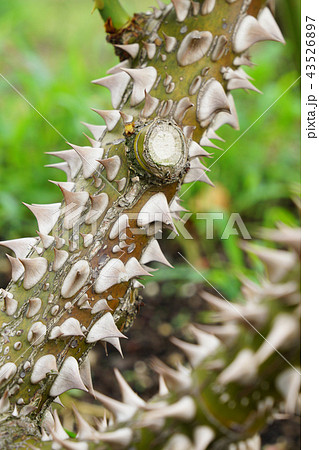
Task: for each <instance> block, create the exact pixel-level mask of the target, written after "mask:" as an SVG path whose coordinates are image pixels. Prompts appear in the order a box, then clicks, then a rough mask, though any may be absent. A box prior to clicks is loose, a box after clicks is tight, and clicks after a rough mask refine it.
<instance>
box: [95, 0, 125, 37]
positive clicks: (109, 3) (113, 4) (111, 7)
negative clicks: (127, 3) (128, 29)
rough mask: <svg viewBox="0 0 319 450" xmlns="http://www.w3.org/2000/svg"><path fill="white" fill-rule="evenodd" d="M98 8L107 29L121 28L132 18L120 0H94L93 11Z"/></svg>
mask: <svg viewBox="0 0 319 450" xmlns="http://www.w3.org/2000/svg"><path fill="white" fill-rule="evenodd" d="M96 9H97V10H98V11H99V13H100V14H101V17H102V19H103V21H104V23H105V27H106V28H107V30H106V31H108V30H110V29H113V30H119V29H121V28H122V27H123V26H124V25H125V24H126V23H127V22H129V21H130V19H131V17H130V15H129V13H128V12H127V11H126V10H125V9H124V8H123V6H122V5H121V3H120V1H119V0H94V7H93V11H95V10H96Z"/></svg>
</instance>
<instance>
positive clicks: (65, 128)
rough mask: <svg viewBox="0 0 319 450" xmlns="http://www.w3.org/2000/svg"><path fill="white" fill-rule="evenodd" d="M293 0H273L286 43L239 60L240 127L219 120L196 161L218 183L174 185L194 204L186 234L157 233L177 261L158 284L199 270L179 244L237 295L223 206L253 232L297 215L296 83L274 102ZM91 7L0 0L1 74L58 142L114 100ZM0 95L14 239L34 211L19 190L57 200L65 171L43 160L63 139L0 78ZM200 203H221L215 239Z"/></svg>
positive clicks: (39, 199) (6, 196)
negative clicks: (243, 64) (252, 88)
mask: <svg viewBox="0 0 319 450" xmlns="http://www.w3.org/2000/svg"><path fill="white" fill-rule="evenodd" d="M291 2H292V0H289V1H288V0H287V1H282V2H279V20H280V24H281V26H282V28H283V29H284V30H285V29H286V30H287V35H286V37H287V45H286V46H282V45H280V44H278V43H273V42H270V43H262V44H259V45H256V46H255V47H254V49H253V52H252V60H253V61H254V62H255V63H256V64H257V66H254V67H253V68H245V70H246V71H247V73H249V75H251V76H252V77H253V78H254V80H255V81H254V84H255V85H256V86H257V87H258V88H259V89H260V90H261V91H262V92H263V95H259V94H256V93H255V92H234V94H233V95H234V97H235V100H236V106H237V112H238V116H239V122H240V126H241V129H240V131H237V130H233V129H230V128H229V127H228V126H227V125H226V126H224V127H222V128H221V129H220V130H219V131H218V134H219V135H220V136H221V137H222V138H223V139H225V143H221V145H220V146H221V147H222V149H223V151H221V150H217V149H216V150H214V156H213V159H211V160H209V161H208V162H206V163H205V164H206V165H207V166H208V165H212V167H211V169H212V170H211V173H210V178H211V179H212V180H213V182H214V184H215V185H216V187H215V189H212V188H210V187H209V186H207V185H203V184H202V183H195V184H194V185H186V186H185V187H184V188H183V193H182V200H183V206H184V207H185V208H187V209H188V210H189V211H191V212H192V213H193V214H192V216H191V218H190V219H189V220H188V221H187V223H186V225H185V227H186V228H187V229H188V231H189V232H190V234H191V235H192V236H193V238H194V239H193V240H185V239H184V238H183V237H182V235H180V236H179V237H178V238H176V239H172V240H168V241H165V239H163V240H162V243H161V245H162V247H163V248H165V253H166V254H167V255H168V256H169V257H170V259H171V260H172V262H173V263H174V266H175V270H174V271H172V270H171V269H166V268H161V270H160V271H158V272H156V273H155V278H153V279H152V282H154V280H155V281H164V280H165V282H166V283H164V286H163V292H162V294H163V295H165V293H172V292H178V291H179V290H181V289H183V285H184V284H185V280H186V279H187V281H188V282H190V283H192V282H203V281H204V280H203V278H202V276H201V275H200V273H199V272H196V271H194V270H193V269H192V268H191V267H190V266H189V265H188V264H186V262H185V261H184V260H183V259H182V258H181V257H180V256H179V255H178V253H177V252H181V253H182V254H184V255H185V257H186V258H187V259H188V260H189V261H190V262H191V263H192V264H193V265H194V266H195V267H196V268H198V269H200V270H201V273H202V274H203V275H204V276H205V277H206V278H207V279H208V280H209V281H210V282H211V283H212V284H213V285H214V286H216V287H217V289H219V290H221V291H223V293H224V294H225V295H226V296H229V297H233V296H234V295H236V293H237V291H238V288H239V283H238V281H237V278H236V276H237V274H238V272H239V271H245V270H246V269H245V268H244V263H245V261H244V259H243V254H242V251H241V250H240V249H239V248H238V240H239V239H240V236H238V235H235V234H234V235H232V236H230V238H229V239H221V237H222V234H223V232H224V229H225V225H226V224H227V222H228V220H229V218H230V216H231V214H232V213H239V214H240V216H241V218H242V220H243V222H244V224H245V226H246V228H247V230H248V231H249V233H250V234H251V235H253V234H254V232H255V231H256V229H258V228H259V227H260V226H267V227H272V226H274V225H275V224H276V223H277V222H278V221H281V222H283V223H286V224H288V225H296V224H298V221H299V218H298V217H297V216H296V208H295V206H294V204H293V201H292V200H291V196H292V192H295V190H296V186H297V185H298V183H299V177H300V175H299V166H300V154H299V149H300V136H299V116H300V92H299V89H300V84H299V82H297V83H296V84H295V85H294V86H293V87H292V88H291V89H289V90H288V91H287V92H286V93H285V94H284V95H283V96H282V97H281V98H280V99H279V100H278V101H277V102H276V103H274V102H275V101H276V100H277V98H278V97H279V96H281V95H282V94H283V92H284V91H285V90H286V89H287V88H289V86H290V85H291V84H292V83H293V82H294V81H295V80H296V79H297V78H298V76H299V73H298V70H299V69H298V62H299V61H298V58H296V42H297V43H298V36H299V34H298V33H299V31H298V26H296V25H293V24H295V23H297V20H296V17H297V16H298V14H299V13H298V4H297V3H298V2H295V3H296V5H297V7H295V9H294V11H295V14H288V13H287V12H285V11H287V10H289V5H290V3H291ZM151 3H152V2H151V1H150V0H143V1H141V0H130V1H125V2H123V4H124V5H125V7H126V9H127V10H128V11H129V12H130V13H133V12H134V11H140V10H146V9H147V7H149V6H150V4H151ZM91 8H92V4H91V3H90V1H89V0H68V1H67V2H65V1H62V0H55V1H54V2H52V1H50V0H42V1H41V2H39V1H38V0H28V2H25V1H22V0H14V2H1V3H0V73H1V74H2V75H3V76H5V77H6V78H7V79H8V81H9V82H10V83H12V84H13V85H14V86H15V87H16V88H17V89H18V90H19V91H20V92H21V93H22V94H23V95H24V96H25V97H26V99H27V100H28V101H29V102H30V103H31V104H32V105H34V107H35V108H36V109H37V110H38V111H39V112H40V113H41V114H42V115H43V116H44V117H45V118H46V119H47V120H48V121H49V122H51V123H52V125H53V126H54V127H55V128H56V129H57V130H58V131H59V132H60V133H61V134H62V135H63V136H65V139H66V140H67V141H70V142H74V143H77V144H79V145H85V143H86V142H87V141H86V138H85V137H84V136H83V135H82V134H81V133H82V132H83V131H84V132H85V131H86V128H85V127H83V125H81V123H80V121H81V120H82V121H84V122H89V123H100V124H102V119H101V118H100V117H99V116H97V115H96V114H95V113H94V112H92V111H90V107H94V108H99V109H107V108H110V107H111V104H110V97H109V95H108V93H107V90H104V89H101V88H99V87H96V86H94V85H92V84H91V83H90V80H92V79H95V78H99V77H102V76H103V75H104V74H105V71H106V69H107V68H108V67H110V66H111V65H112V64H115V63H116V61H117V59H116V58H115V56H114V53H113V50H112V47H111V45H109V44H107V43H106V42H105V36H104V31H103V26H102V22H101V19H100V17H99V15H98V13H94V14H93V15H90V12H91ZM297 47H298V45H297ZM0 99H1V111H0V239H12V238H15V237H22V236H29V235H33V234H34V229H35V219H34V217H33V215H32V214H31V212H30V211H29V210H28V209H27V208H25V207H23V206H22V205H21V201H25V202H26V203H50V202H56V201H58V200H59V198H60V194H59V192H58V191H57V188H56V186H54V185H53V184H51V183H48V182H47V180H48V179H56V178H58V179H59V180H62V179H63V176H62V175H61V174H60V171H59V172H58V171H57V170H56V169H52V168H47V169H44V168H43V166H44V165H45V164H50V163H53V162H57V160H56V159H55V158H54V157H51V156H48V155H45V154H44V152H45V151H53V150H64V149H66V148H67V145H66V144H65V142H64V139H63V138H62V137H61V136H60V135H59V134H58V133H57V132H56V131H55V130H54V129H53V128H52V127H50V126H49V124H48V123H46V122H45V121H44V119H43V118H42V117H41V116H40V115H39V114H38V113H37V112H36V111H35V110H34V109H32V108H31V107H30V106H29V104H28V103H27V102H26V101H25V100H23V99H22V98H21V97H20V96H19V95H18V94H17V93H16V92H15V91H14V90H13V89H12V88H11V87H10V86H9V85H8V84H7V83H6V81H5V80H4V79H1V78H0ZM271 105H273V106H271ZM269 107H270V108H269ZM267 108H269V110H267ZM266 110H267V111H266ZM254 122H255V123H254ZM252 124H253V125H252ZM251 125H252V126H251ZM250 126H251V128H249V127H250ZM248 128H249V129H248ZM246 130H247V131H246ZM215 143H217V145H219V143H220V142H219V141H215ZM223 152H224V154H222V153H223ZM215 162H216V163H215ZM199 212H201V213H203V212H204V213H209V212H222V213H223V214H224V218H223V220H215V222H214V239H206V222H205V220H202V219H201V220H199V219H196V213H199ZM2 254H4V252H3V253H2ZM2 261H4V260H2ZM251 264H252V269H253V270H254V271H255V272H256V273H255V276H257V275H258V273H259V270H260V268H259V267H258V266H256V265H254V264H255V263H254V261H251ZM166 291H167V292H166Z"/></svg>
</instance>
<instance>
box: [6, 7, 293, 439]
mask: <svg viewBox="0 0 319 450" xmlns="http://www.w3.org/2000/svg"><path fill="white" fill-rule="evenodd" d="M98 3H101V2H98ZM100 6H101V5H100ZM100 9H101V8H100ZM102 9H103V8H102ZM115 25H118V24H112V21H111V22H110V21H106V30H107V31H108V32H109V33H110V34H109V37H108V39H109V41H110V42H111V43H112V44H114V46H115V51H116V52H117V53H118V54H119V56H120V60H121V62H120V63H119V64H118V65H117V66H115V67H113V68H111V69H109V70H108V74H109V75H108V76H107V77H105V78H101V79H98V80H95V81H94V83H96V84H99V85H102V86H105V87H107V88H108V89H109V90H110V92H111V96H112V105H113V108H114V110H108V111H101V110H97V113H98V114H100V115H101V116H102V117H103V119H104V120H105V123H106V126H105V127H101V126H94V125H88V128H89V130H90V131H91V132H92V135H93V138H89V141H90V146H87V147H79V146H77V145H73V144H70V145H71V147H72V149H71V150H66V151H63V152H51V154H53V155H55V156H57V157H60V158H61V159H63V160H64V162H61V163H57V164H54V165H53V166H55V167H58V168H60V169H61V170H63V171H64V172H65V173H66V174H67V182H55V184H57V186H58V188H60V190H61V191H62V194H63V201H62V203H56V204H51V205H26V206H28V208H29V209H30V210H31V211H32V212H33V213H34V215H35V217H36V219H37V222H38V231H37V232H38V235H39V237H35V238H33V237H32V238H22V239H18V240H15V241H5V242H2V245H4V246H6V247H8V248H9V249H11V250H13V251H14V253H15V257H13V256H8V257H9V260H10V262H11V265H12V281H11V282H10V284H9V286H8V288H7V289H6V290H5V291H3V292H2V294H1V298H2V301H3V308H2V310H1V312H0V314H1V319H0V320H1V323H2V327H1V341H0V345H1V353H0V362H1V368H0V383H1V385H0V386H1V393H2V399H1V402H0V407H1V412H3V416H2V429H5V430H6V431H7V432H8V433H9V434H10V437H9V438H8V439H7V443H8V445H9V443H12V442H17V437H20V439H21V442H23V439H24V437H25V434H30V435H33V434H35V432H36V431H37V432H38V429H39V425H40V423H41V420H42V418H43V415H44V413H45V412H46V411H47V408H48V407H49V406H50V404H51V402H52V401H54V400H55V399H57V397H58V396H59V395H60V394H62V393H63V392H65V391H66V390H68V389H71V388H77V389H82V390H84V391H89V392H92V391H93V388H92V385H91V382H90V375H89V370H90V369H89V365H88V361H87V354H88V352H89V351H90V349H91V348H92V346H94V345H95V343H96V342H97V341H102V342H104V343H105V345H107V344H111V345H114V346H115V347H116V348H117V349H118V350H119V351H120V352H121V347H120V339H121V338H124V337H125V336H124V335H123V333H125V330H126V329H127V328H128V327H130V326H131V325H132V323H133V321H134V319H135V316H136V314H137V312H138V309H139V305H140V302H141V298H140V296H139V294H138V287H139V286H140V283H139V281H138V280H137V278H139V277H141V276H149V275H151V273H150V269H149V267H148V266H147V264H148V263H149V262H150V261H152V260H154V261H159V262H162V263H163V264H169V263H168V261H167V260H166V258H165V256H164V255H163V254H162V252H161V250H160V247H159V245H158V243H157V241H156V239H155V236H156V233H157V232H158V229H159V228H160V227H161V226H165V227H169V228H171V229H172V230H174V229H175V228H174V224H173V218H176V217H177V216H178V212H179V211H180V210H181V207H180V205H179V203H178V197H177V194H178V191H179V189H180V187H181V185H182V184H183V183H192V182H194V181H197V180H199V181H204V182H207V183H210V180H209V178H208V177H207V175H206V174H205V166H204V165H203V164H202V163H201V162H200V160H199V157H206V156H209V153H208V152H207V151H206V150H204V149H203V148H202V146H206V147H208V148H211V147H212V148H214V147H216V145H215V144H213V143H212V142H211V139H219V137H218V135H217V134H216V130H217V129H218V128H219V127H220V126H221V125H223V124H225V123H228V124H229V125H231V126H232V127H234V128H238V121H237V115H236V110H235V105H234V101H233V98H232V95H231V93H230V92H231V91H232V90H234V89H241V88H243V89H251V90H255V91H258V89H257V88H255V87H254V86H253V84H252V83H251V82H250V81H249V79H248V77H247V75H246V74H245V72H244V71H243V70H242V69H241V67H240V66H241V65H251V63H250V59H249V55H248V53H247V51H248V49H249V47H250V46H251V45H253V44H254V43H255V42H258V41H261V40H275V41H279V42H284V40H283V37H282V35H281V33H280V30H279V28H278V26H277V24H276V23H275V21H274V19H273V16H272V14H271V12H270V10H269V8H268V7H264V2H263V1H262V0H252V1H250V0H242V1H231V0H227V1H226V0H217V1H216V2H215V1H212V0H205V1H202V2H190V1H189V0H173V2H172V4H170V5H168V6H166V5H163V4H160V9H157V8H155V9H154V11H153V13H152V14H150V15H147V14H141V15H135V16H134V18H133V19H132V20H131V21H130V22H128V23H126V24H125V26H124V27H123V28H121V29H117V28H116V26H115ZM13 424H14V425H15V427H16V428H15V430H14V431H12V425H13ZM12 434H13V435H12Z"/></svg>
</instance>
